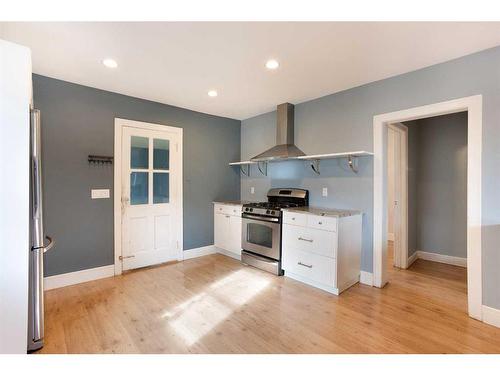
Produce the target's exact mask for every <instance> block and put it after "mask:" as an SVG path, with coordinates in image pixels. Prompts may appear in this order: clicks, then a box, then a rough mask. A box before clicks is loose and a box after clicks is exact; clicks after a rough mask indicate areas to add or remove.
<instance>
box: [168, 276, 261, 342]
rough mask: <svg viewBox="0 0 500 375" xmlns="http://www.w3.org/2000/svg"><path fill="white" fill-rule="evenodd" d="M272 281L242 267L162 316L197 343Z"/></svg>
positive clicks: (188, 340)
mask: <svg viewBox="0 0 500 375" xmlns="http://www.w3.org/2000/svg"><path fill="white" fill-rule="evenodd" d="M269 283H270V280H269V278H268V277H265V276H262V275H259V274H258V273H256V272H252V271H250V270H247V269H241V270H238V271H235V272H233V273H231V274H230V275H228V276H226V277H224V278H222V279H220V280H217V281H215V282H214V283H212V284H210V285H209V286H208V287H207V288H206V289H205V290H204V291H203V292H201V293H198V294H197V295H195V296H193V297H191V298H190V299H188V300H187V301H185V302H183V303H182V304H180V305H178V306H176V307H174V308H173V309H172V310H169V311H166V312H165V313H164V314H163V315H162V317H163V318H165V319H168V324H169V325H170V326H171V327H172V328H173V329H174V330H175V331H176V332H177V333H178V334H179V335H180V336H181V337H183V339H184V340H185V341H186V343H187V344H188V345H193V344H194V343H196V342H197V341H198V340H199V339H200V338H202V337H203V336H205V335H206V334H207V333H208V332H210V331H211V330H212V329H213V328H214V327H215V326H216V325H218V324H219V323H220V322H222V321H223V320H224V319H226V318H227V317H228V316H229V315H231V314H232V313H233V312H234V311H235V310H236V309H237V308H238V307H240V306H241V305H243V304H244V303H246V302H248V301H249V300H250V299H252V298H253V297H255V296H256V295H257V294H259V293H260V292H261V291H262V290H264V289H265V288H266V287H267V286H268V285H269Z"/></svg>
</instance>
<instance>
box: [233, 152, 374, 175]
mask: <svg viewBox="0 0 500 375" xmlns="http://www.w3.org/2000/svg"><path fill="white" fill-rule="evenodd" d="M364 156H373V153H372V152H368V151H352V152H337V153H333V154H318V155H304V156H299V157H297V158H290V159H283V160H280V159H276V160H272V161H269V162H273V163H276V162H280V161H288V160H308V161H310V162H311V168H312V170H313V171H314V172H315V173H316V174H320V171H319V163H320V160H323V159H340V158H346V159H347V163H348V165H349V168H351V170H352V171H353V172H354V173H358V158H359V157H364ZM267 163H268V162H266V161H264V162H256V161H250V160H248V161H238V162H234V163H229V165H232V166H239V167H240V170H241V173H243V174H244V175H246V176H250V165H252V164H257V167H258V168H259V171H260V173H262V174H263V175H264V176H267Z"/></svg>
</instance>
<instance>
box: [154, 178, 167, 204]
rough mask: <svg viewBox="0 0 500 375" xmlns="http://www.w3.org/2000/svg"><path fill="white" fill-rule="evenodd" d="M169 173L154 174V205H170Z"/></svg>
mask: <svg viewBox="0 0 500 375" xmlns="http://www.w3.org/2000/svg"><path fill="white" fill-rule="evenodd" d="M169 180H170V176H169V173H153V203H168V200H169V195H170V194H169V193H170V192H169V190H170V189H169Z"/></svg>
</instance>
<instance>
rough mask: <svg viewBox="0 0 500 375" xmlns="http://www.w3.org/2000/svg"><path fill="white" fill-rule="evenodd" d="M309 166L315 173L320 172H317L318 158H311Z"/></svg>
mask: <svg viewBox="0 0 500 375" xmlns="http://www.w3.org/2000/svg"><path fill="white" fill-rule="evenodd" d="M311 168H312V170H313V171H314V173H316V174H317V175H319V174H320V173H319V159H313V160H311Z"/></svg>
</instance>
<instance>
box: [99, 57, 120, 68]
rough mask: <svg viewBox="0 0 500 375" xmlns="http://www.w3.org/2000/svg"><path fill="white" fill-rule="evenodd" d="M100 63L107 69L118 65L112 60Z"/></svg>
mask: <svg viewBox="0 0 500 375" xmlns="http://www.w3.org/2000/svg"><path fill="white" fill-rule="evenodd" d="M102 63H103V64H104V66H105V67H107V68H116V67H117V66H118V63H117V62H116V61H115V60H113V59H104V60H102Z"/></svg>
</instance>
